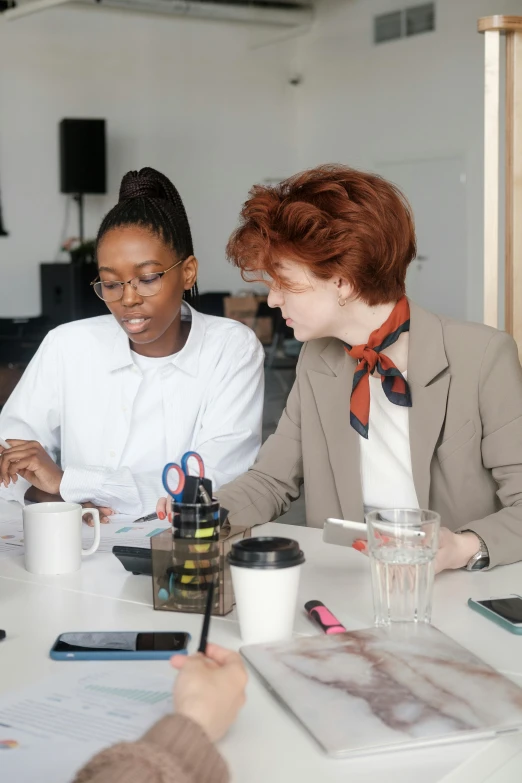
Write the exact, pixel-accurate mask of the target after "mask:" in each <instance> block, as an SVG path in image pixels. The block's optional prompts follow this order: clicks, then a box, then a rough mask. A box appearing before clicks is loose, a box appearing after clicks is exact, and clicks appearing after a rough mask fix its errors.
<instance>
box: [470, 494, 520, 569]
mask: <svg viewBox="0 0 522 783" xmlns="http://www.w3.org/2000/svg"><path fill="white" fill-rule="evenodd" d="M461 529H462V530H470V531H472V532H473V533H475V534H476V535H477V536H480V537H481V538H482V540H483V541H484V543H485V544H486V546H487V548H488V553H489V566H488V568H494V567H495V566H497V565H509V564H510V563H518V562H519V561H521V560H522V506H521V505H516V506H506V507H505V508H502V509H501V510H500V511H497V512H496V513H495V514H490V515H489V516H488V517H485V518H484V519H479V520H474V521H472V522H469V523H468V524H466V525H462V528H461ZM463 537H464V536H461V538H463ZM476 551H477V550H476ZM473 554H474V553H472V555H473Z"/></svg>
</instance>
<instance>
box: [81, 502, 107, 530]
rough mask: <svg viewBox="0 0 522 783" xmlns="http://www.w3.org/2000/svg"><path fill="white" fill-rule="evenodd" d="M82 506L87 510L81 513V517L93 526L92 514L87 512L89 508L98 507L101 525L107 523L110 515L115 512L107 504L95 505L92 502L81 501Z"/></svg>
mask: <svg viewBox="0 0 522 783" xmlns="http://www.w3.org/2000/svg"><path fill="white" fill-rule="evenodd" d="M82 507H83V508H85V509H86V510H87V512H86V513H84V514H82V519H83V521H84V522H85V524H86V525H89V527H94V519H93V515H92V514H89V513H88V511H89V509H90V508H97V509H98V511H99V512H100V523H101V524H102V525H108V524H109V522H110V521H111V520H110V517H111V516H112V515H113V514H114V513H115V512H114V511H113V509H112V508H108V507H107V506H95V505H94V503H82Z"/></svg>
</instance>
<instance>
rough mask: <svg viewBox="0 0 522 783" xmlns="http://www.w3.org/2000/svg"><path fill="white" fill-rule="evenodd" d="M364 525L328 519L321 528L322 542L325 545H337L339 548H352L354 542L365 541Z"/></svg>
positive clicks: (346, 520) (345, 520)
mask: <svg viewBox="0 0 522 783" xmlns="http://www.w3.org/2000/svg"><path fill="white" fill-rule="evenodd" d="M366 538H367V535H366V523H365V522H351V521H350V520H348V519H334V518H332V517H330V518H329V519H327V520H326V522H325V523H324V527H323V541H324V542H325V543H326V544H338V545H339V546H352V545H353V544H354V542H355V541H358V540H360V539H362V540H363V541H366Z"/></svg>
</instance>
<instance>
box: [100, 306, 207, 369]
mask: <svg viewBox="0 0 522 783" xmlns="http://www.w3.org/2000/svg"><path fill="white" fill-rule="evenodd" d="M181 318H182V320H183V321H187V320H188V321H192V324H191V327H190V332H189V336H188V338H187V342H186V343H185V345H184V346H183V348H182V349H181V351H178V353H175V354H174V355H173V356H172V358H171V362H172V364H173V365H174V366H175V367H178V368H179V369H180V370H182V371H183V372H186V373H187V375H192V376H194V377H196V376H197V375H198V373H199V358H200V354H201V348H202V346H203V340H204V337H205V331H206V325H205V318H204V316H203V315H201V313H198V311H197V310H194V308H193V307H191V306H190V305H189V304H187V302H182V303H181ZM115 326H116V328H117V330H118V333H117V334H116V339H115V341H114V347H113V351H112V356H111V361H110V367H109V369H110V370H111V371H112V370H121V369H122V368H123V367H129V366H132V365H133V364H134V362H133V360H132V354H131V349H130V345H129V338H128V337H127V335H126V334H125V332H124V331H123V329H122V328H121V327H120V326H119V325H118V324H115Z"/></svg>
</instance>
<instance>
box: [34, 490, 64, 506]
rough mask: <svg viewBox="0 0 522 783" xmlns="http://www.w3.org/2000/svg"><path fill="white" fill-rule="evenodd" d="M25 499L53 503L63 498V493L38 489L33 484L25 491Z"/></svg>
mask: <svg viewBox="0 0 522 783" xmlns="http://www.w3.org/2000/svg"><path fill="white" fill-rule="evenodd" d="M25 499H26V500H29V501H31V502H32V503H52V502H54V501H61V500H63V498H62V496H61V495H51V494H50V493H49V492H44V491H43V490H42V489H37V488H36V487H33V486H31V487H29V489H28V490H27V492H26V493H25Z"/></svg>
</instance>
